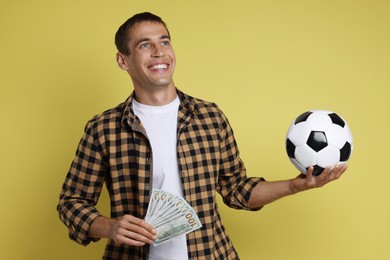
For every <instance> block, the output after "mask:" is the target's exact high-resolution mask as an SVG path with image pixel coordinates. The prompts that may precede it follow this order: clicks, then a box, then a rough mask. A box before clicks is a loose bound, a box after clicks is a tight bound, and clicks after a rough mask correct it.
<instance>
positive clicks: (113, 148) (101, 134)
mask: <svg viewBox="0 0 390 260" xmlns="http://www.w3.org/2000/svg"><path fill="white" fill-rule="evenodd" d="M115 43H116V46H117V48H118V53H117V57H116V58H117V62H118V65H119V67H120V68H121V69H122V70H125V71H127V72H128V74H129V75H130V77H131V79H132V82H133V86H134V91H133V93H132V94H131V95H130V97H129V98H128V99H127V100H126V102H124V103H122V104H120V105H118V106H117V107H116V108H113V109H110V110H108V111H106V112H104V113H102V114H100V115H97V116H95V117H94V118H93V119H91V120H90V121H89V122H88V124H87V126H86V128H85V133H84V135H83V137H82V139H81V141H80V144H79V146H78V149H77V153H76V156H75V159H74V160H73V163H72V165H71V167H70V170H69V172H68V174H67V177H66V179H65V182H64V184H63V188H62V192H61V194H60V201H59V204H58V207H57V210H58V212H59V214H60V218H61V220H62V221H63V222H64V223H65V224H66V225H67V226H68V228H69V234H70V237H71V238H72V239H74V240H75V241H77V242H78V243H80V244H83V245H87V244H88V243H90V242H91V241H97V240H98V239H100V238H109V240H108V243H107V247H106V251H105V254H104V257H103V258H104V259H169V260H173V259H239V257H238V254H237V252H236V251H235V249H234V247H233V245H232V243H231V241H230V239H229V237H228V236H227V235H226V232H225V228H224V227H223V225H222V222H221V220H220V214H219V212H218V207H217V204H216V192H218V193H219V194H220V195H221V196H222V198H223V201H224V203H225V204H226V205H228V206H229V207H233V208H238V209H246V210H258V209H260V208H261V207H262V206H264V205H266V204H268V203H271V202H273V201H275V200H277V199H279V198H282V197H284V196H287V195H291V194H294V193H297V192H300V191H304V190H308V189H312V188H316V187H321V186H323V185H325V184H327V183H329V182H331V181H333V180H335V179H338V178H339V177H340V176H341V175H342V174H343V172H345V170H346V168H347V166H346V165H343V166H342V165H336V166H334V167H333V168H332V170H331V167H328V168H326V169H325V170H324V171H323V172H322V174H321V175H319V176H318V177H316V178H315V177H313V176H312V171H313V169H310V170H309V171H308V173H307V175H306V176H303V175H300V176H298V177H297V178H295V179H291V180H285V181H276V182H267V181H265V180H264V179H262V178H254V177H252V178H249V177H247V176H246V170H245V166H244V164H243V162H242V161H241V159H240V157H239V151H238V148H237V145H236V142H235V139H234V136H233V131H232V128H231V127H230V125H229V122H228V120H227V118H226V117H225V115H224V114H223V113H222V112H221V111H220V110H219V108H218V107H217V106H216V105H215V104H213V103H209V102H205V101H202V100H199V99H195V98H193V97H190V96H188V95H186V94H184V93H183V92H181V91H180V90H178V89H177V88H176V86H175V84H174V82H173V80H172V77H173V73H174V69H175V64H176V57H175V53H174V51H173V49H172V45H171V37H170V34H169V31H168V29H167V26H166V24H165V23H164V22H163V21H162V20H161V18H160V17H158V16H156V15H153V14H150V13H141V14H137V15H135V16H133V17H132V18H130V19H129V20H127V21H126V22H125V23H124V24H123V25H122V26H121V27H120V28H119V29H118V31H117V33H116V36H115ZM103 183H106V186H107V189H108V191H109V194H110V200H111V217H110V218H108V217H105V216H102V215H101V214H100V213H99V212H98V211H97V210H96V208H95V205H96V203H97V201H98V198H99V195H100V192H101V190H102V186H103ZM153 188H159V189H164V190H167V191H170V192H172V193H176V194H178V195H180V196H183V197H184V199H185V200H186V201H187V202H188V203H189V204H190V205H191V206H192V207H193V208H194V210H195V212H196V213H197V214H198V217H199V219H200V221H201V223H202V228H200V229H198V230H195V231H193V232H191V233H189V234H187V235H181V236H178V237H176V238H174V239H172V240H169V241H168V242H166V243H164V244H162V245H159V246H156V247H154V246H151V245H150V244H151V243H152V242H153V241H154V240H155V239H156V235H157V234H156V231H155V229H154V227H153V226H151V225H150V224H148V223H146V222H145V221H144V220H143V218H144V217H145V214H146V210H147V207H148V202H149V199H150V195H151V192H152V189H153Z"/></svg>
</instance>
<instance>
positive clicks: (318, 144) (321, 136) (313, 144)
mask: <svg viewBox="0 0 390 260" xmlns="http://www.w3.org/2000/svg"><path fill="white" fill-rule="evenodd" d="M306 144H307V145H308V146H309V147H310V148H311V149H313V150H314V151H316V152H319V151H321V150H322V149H324V148H325V147H326V146H327V145H328V141H327V139H326V135H325V133H324V132H322V131H311V133H310V135H309V138H307V141H306Z"/></svg>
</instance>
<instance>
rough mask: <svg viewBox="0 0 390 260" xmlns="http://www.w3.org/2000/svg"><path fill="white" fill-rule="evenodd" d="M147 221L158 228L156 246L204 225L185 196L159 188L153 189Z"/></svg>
mask: <svg viewBox="0 0 390 260" xmlns="http://www.w3.org/2000/svg"><path fill="white" fill-rule="evenodd" d="M145 221H146V222H148V223H149V224H151V225H152V226H153V227H154V228H155V229H156V230H157V239H156V240H155V241H154V243H153V245H154V246H157V245H160V244H161V243H164V242H166V241H168V240H169V239H171V238H173V237H175V236H178V235H181V234H188V233H190V232H192V231H194V230H196V229H198V228H200V227H202V224H201V223H200V221H199V218H198V215H197V214H196V212H195V211H194V209H193V208H192V207H191V206H190V205H189V204H188V203H187V201H185V199H184V198H183V197H181V196H178V195H176V194H172V193H170V192H167V191H163V190H159V189H153V192H152V196H151V199H150V202H149V206H148V210H147V212H146V216H145Z"/></svg>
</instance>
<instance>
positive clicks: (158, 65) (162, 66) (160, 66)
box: [152, 64, 168, 70]
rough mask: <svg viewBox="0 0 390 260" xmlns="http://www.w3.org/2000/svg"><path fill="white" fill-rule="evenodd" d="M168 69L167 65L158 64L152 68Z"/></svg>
mask: <svg viewBox="0 0 390 260" xmlns="http://www.w3.org/2000/svg"><path fill="white" fill-rule="evenodd" d="M166 68H168V66H167V65H166V64H157V65H153V66H152V69H154V70H159V69H166Z"/></svg>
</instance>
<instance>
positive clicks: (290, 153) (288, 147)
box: [286, 138, 295, 158]
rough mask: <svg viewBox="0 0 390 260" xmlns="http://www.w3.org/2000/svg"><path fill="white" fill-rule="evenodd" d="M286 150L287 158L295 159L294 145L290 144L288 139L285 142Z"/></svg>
mask: <svg viewBox="0 0 390 260" xmlns="http://www.w3.org/2000/svg"><path fill="white" fill-rule="evenodd" d="M286 150H287V155H288V157H290V158H295V144H293V142H291V141H290V139H288V138H287V140H286Z"/></svg>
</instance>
